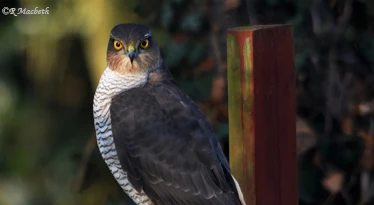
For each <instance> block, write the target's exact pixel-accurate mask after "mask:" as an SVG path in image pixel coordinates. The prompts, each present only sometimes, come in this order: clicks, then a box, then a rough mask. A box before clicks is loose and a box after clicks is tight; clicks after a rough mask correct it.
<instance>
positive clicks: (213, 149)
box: [93, 24, 245, 205]
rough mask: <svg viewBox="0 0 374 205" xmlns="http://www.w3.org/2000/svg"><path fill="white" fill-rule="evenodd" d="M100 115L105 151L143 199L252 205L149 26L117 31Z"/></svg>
mask: <svg viewBox="0 0 374 205" xmlns="http://www.w3.org/2000/svg"><path fill="white" fill-rule="evenodd" d="M93 113H94V121H95V122H94V123H95V129H96V135H97V143H98V147H99V149H100V152H101V154H102V157H103V159H104V160H105V162H106V164H107V165H108V167H109V169H110V171H111V172H112V174H113V176H114V177H115V179H116V180H117V182H118V183H119V185H120V186H121V188H122V189H123V190H124V192H125V193H126V194H127V195H129V197H130V198H131V199H132V200H133V201H134V202H135V203H136V204H138V205H213V204H214V205H229V204H230V205H244V204H245V202H244V200H243V196H242V192H241V190H240V187H239V185H238V183H237V181H236V180H235V178H234V177H233V176H232V175H231V172H230V168H229V165H228V163H227V160H226V158H225V156H224V154H223V152H222V149H221V147H220V145H219V143H218V142H217V140H216V138H215V135H214V132H213V130H212V127H211V125H210V124H209V122H208V120H207V118H206V117H205V115H204V114H203V112H202V111H201V110H200V109H199V108H198V106H197V105H196V104H195V103H194V102H193V101H192V99H191V98H190V97H189V96H187V95H186V94H185V93H184V92H183V91H182V90H181V88H180V87H179V86H178V85H177V83H176V82H175V80H174V79H173V77H172V75H171V73H170V72H169V70H168V69H167V66H166V65H165V63H164V61H163V59H162V57H161V54H160V49H159V47H158V46H157V44H156V41H155V39H154V37H153V36H152V33H151V30H150V29H149V28H148V27H147V26H144V25H139V24H119V25H117V26H115V27H114V28H113V29H112V30H111V33H110V38H109V43H108V50H107V67H106V69H105V71H104V72H103V74H102V76H101V78H100V82H99V85H98V87H97V89H96V92H95V96H94V105H93Z"/></svg>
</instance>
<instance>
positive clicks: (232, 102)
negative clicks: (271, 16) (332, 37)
mask: <svg viewBox="0 0 374 205" xmlns="http://www.w3.org/2000/svg"><path fill="white" fill-rule="evenodd" d="M227 46H228V47H227V56H228V94H229V125H230V166H231V169H232V172H233V175H234V176H235V177H236V179H237V180H238V182H239V184H240V186H241V188H242V191H243V194H244V198H245V199H246V203H247V205H296V204H298V197H297V171H296V169H297V162H296V125H295V124H296V122H295V121H296V108H295V81H294V48H293V32H292V26H290V25H267V26H251V27H240V28H233V29H230V30H229V32H228V36H227Z"/></svg>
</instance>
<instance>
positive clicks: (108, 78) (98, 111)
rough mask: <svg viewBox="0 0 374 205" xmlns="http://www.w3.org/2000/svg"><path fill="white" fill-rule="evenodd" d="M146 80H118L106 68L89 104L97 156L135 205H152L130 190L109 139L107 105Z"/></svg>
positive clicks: (137, 76)
mask: <svg viewBox="0 0 374 205" xmlns="http://www.w3.org/2000/svg"><path fill="white" fill-rule="evenodd" d="M146 80H147V79H146V78H145V76H144V75H129V76H127V77H126V78H124V77H123V76H121V77H120V76H118V74H117V73H115V72H113V71H112V70H111V69H109V68H106V69H105V71H104V73H103V75H102V77H101V79H100V82H99V85H98V87H97V89H96V93H95V96H94V103H93V113H94V123H95V129H96V136H97V144H98V147H99V150H100V153H101V155H102V157H103V159H104V160H105V163H106V164H107V165H108V167H109V169H110V171H111V172H112V174H113V176H114V178H115V179H116V180H117V182H118V183H119V184H120V186H121V188H122V189H123V191H124V192H125V193H126V194H127V195H128V196H130V198H131V199H132V200H133V201H134V202H135V203H137V204H139V205H153V203H152V202H151V200H149V198H148V197H147V195H146V194H145V193H144V192H141V193H139V192H137V191H136V190H135V189H134V188H133V186H132V185H131V183H130V182H129V180H128V178H127V173H126V171H125V170H123V169H122V167H121V164H120V161H119V159H118V155H117V151H116V147H115V144H114V141H113V137H112V126H111V118H110V104H111V101H112V98H113V96H115V95H116V94H118V93H120V92H123V91H126V90H128V89H131V88H133V87H137V86H140V85H142V84H144V83H145V82H146Z"/></svg>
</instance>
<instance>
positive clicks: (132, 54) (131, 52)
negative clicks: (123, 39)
mask: <svg viewBox="0 0 374 205" xmlns="http://www.w3.org/2000/svg"><path fill="white" fill-rule="evenodd" d="M127 56H128V57H129V58H130V62H131V63H132V61H133V60H134V58H135V57H136V52H135V47H134V45H133V44H130V45H129V46H128V47H127Z"/></svg>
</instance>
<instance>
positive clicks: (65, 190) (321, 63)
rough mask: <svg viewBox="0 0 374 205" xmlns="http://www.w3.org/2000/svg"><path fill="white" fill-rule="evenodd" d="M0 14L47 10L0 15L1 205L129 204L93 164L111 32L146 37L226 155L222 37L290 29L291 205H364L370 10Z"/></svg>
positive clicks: (127, 3)
mask: <svg viewBox="0 0 374 205" xmlns="http://www.w3.org/2000/svg"><path fill="white" fill-rule="evenodd" d="M0 5H1V8H3V7H9V8H28V9H33V8H35V7H38V8H40V9H42V8H45V7H49V15H19V16H12V15H2V14H1V15H0V22H1V24H0V25H1V29H0V204H4V205H26V204H27V205H29V204H30V205H34V204H35V205H39V204H56V205H58V204H83V205H91V204H92V205H93V204H120V203H121V204H132V202H130V201H128V199H127V197H126V196H125V195H124V194H123V193H122V192H121V190H120V188H119V187H118V185H117V184H116V182H115V181H114V179H113V177H112V176H111V174H110V172H109V170H108V168H107V167H106V165H105V164H104V162H103V160H102V159H101V156H100V154H99V152H98V149H97V147H96V144H95V143H96V142H95V133H94V127H93V119H92V99H93V93H94V89H95V87H96V85H97V83H98V79H99V77H100V75H101V73H102V71H103V70H104V68H105V66H106V62H105V56H106V54H105V53H106V45H107V40H108V36H109V31H110V29H111V28H112V27H113V26H114V25H116V24H118V23H129V22H136V23H143V24H147V25H149V26H150V27H151V28H152V30H153V33H154V35H155V37H156V40H157V41H158V42H159V44H160V46H161V48H162V54H163V56H164V59H165V60H166V62H167V64H168V65H169V68H170V69H171V71H172V73H173V74H174V75H175V77H176V78H177V80H178V82H179V83H180V85H181V86H182V87H183V89H185V90H186V92H187V93H188V94H189V95H191V97H192V98H193V99H194V100H195V101H197V102H198V104H199V106H200V107H201V108H202V109H203V111H204V112H205V113H206V114H207V115H208V117H209V119H210V121H211V123H212V125H213V127H214V129H215V131H216V133H217V137H218V138H219V140H220V141H221V144H222V146H223V148H224V150H225V152H226V153H227V139H228V121H227V99H226V96H227V92H226V30H227V29H228V28H230V27H235V26H246V25H255V24H276V23H289V24H292V25H293V27H294V37H295V39H294V40H295V65H296V70H295V72H296V76H297V79H296V85H297V93H298V96H297V100H298V101H297V104H298V105H297V113H298V130H297V133H298V142H299V147H298V149H299V150H301V151H300V152H299V197H300V204H310V205H312V204H325V203H327V204H338V205H340V204H358V203H360V202H361V204H373V203H374V202H373V201H372V197H373V195H374V193H373V191H372V190H374V188H372V189H367V190H368V191H365V189H363V188H360V187H361V186H360V185H362V184H361V181H360V179H361V178H362V176H363V173H365V174H368V176H369V178H370V179H373V174H372V173H373V163H374V162H373V160H372V159H373V156H374V155H373V154H372V152H373V151H372V150H373V149H372V147H373V145H372V144H373V143H371V142H372V141H371V140H370V139H372V138H373V136H374V135H373V133H374V131H373V127H374V121H373V118H372V114H373V112H372V111H373V110H374V108H373V105H372V102H373V93H374V92H373V88H374V81H373V79H374V78H373V76H374V75H373V64H374V58H373V56H374V2H373V1H371V0H341V1H336V0H303V1H297V0H265V1H261V0H201V1H199V0H152V1H150V0H122V1H120V0H114V1H105V0H92V1H83V0H62V1H52V0H33V1H26V0H15V1H1V2H0ZM299 123H300V124H303V123H304V124H303V125H306V126H307V129H306V128H304V127H303V126H301V125H299ZM316 161H317V162H316ZM331 173H343V175H344V178H343V182H342V183H343V185H342V186H343V188H342V189H340V190H339V192H337V193H333V192H332V191H331V190H330V189H328V188H327V186H326V185H325V184H323V181H324V180H325V179H327V178H328V176H330V174H331ZM370 181H371V185H369V187H370V186H372V187H373V180H369V182H370ZM369 184H370V183H369ZM363 193H365V194H366V195H365V196H364V195H362V194H363Z"/></svg>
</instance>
